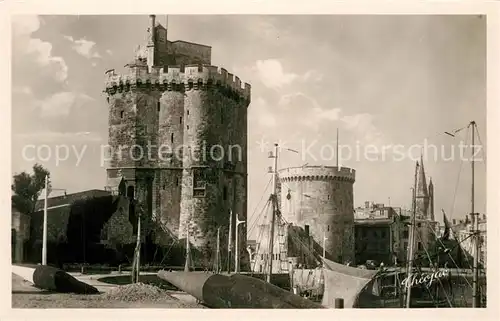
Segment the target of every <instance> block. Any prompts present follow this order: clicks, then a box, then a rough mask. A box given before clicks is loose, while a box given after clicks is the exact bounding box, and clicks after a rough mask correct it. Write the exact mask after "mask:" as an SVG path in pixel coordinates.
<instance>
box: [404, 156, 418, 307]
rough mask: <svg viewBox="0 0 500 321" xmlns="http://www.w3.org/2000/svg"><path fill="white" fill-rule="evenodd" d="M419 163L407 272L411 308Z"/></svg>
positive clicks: (408, 298) (407, 301) (407, 304)
mask: <svg viewBox="0 0 500 321" xmlns="http://www.w3.org/2000/svg"><path fill="white" fill-rule="evenodd" d="M418 168H419V164H418V161H417V166H415V182H414V185H413V204H412V205H413V206H412V207H413V215H412V220H411V225H410V227H411V229H410V235H409V236H410V242H409V246H410V249H409V250H410V251H409V252H410V253H409V255H408V273H407V276H406V277H407V280H408V281H407V282H406V308H407V309H409V308H410V306H411V285H412V284H411V283H412V282H411V281H412V280H411V276H412V275H411V274H412V270H413V257H414V253H413V252H414V245H415V244H414V243H415V224H416V216H417V213H416V212H417V173H418Z"/></svg>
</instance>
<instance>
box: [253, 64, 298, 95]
mask: <svg viewBox="0 0 500 321" xmlns="http://www.w3.org/2000/svg"><path fill="white" fill-rule="evenodd" d="M255 69H256V72H257V74H258V76H259V79H260V81H261V82H262V83H263V84H264V86H266V87H268V88H272V89H279V88H281V87H283V86H284V85H288V84H290V83H291V82H292V81H294V80H295V79H296V78H297V77H298V75H296V74H293V73H286V72H285V71H284V70H283V66H282V65H281V62H280V61H279V60H276V59H268V60H258V61H257V62H256V64H255Z"/></svg>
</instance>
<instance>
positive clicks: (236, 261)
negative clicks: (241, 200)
mask: <svg viewBox="0 0 500 321" xmlns="http://www.w3.org/2000/svg"><path fill="white" fill-rule="evenodd" d="M244 223H245V221H240V220H239V219H238V214H236V227H235V230H236V231H235V234H236V235H235V242H234V243H235V244H234V246H235V251H234V272H235V273H239V272H240V262H239V261H240V242H239V234H240V233H238V226H239V225H240V224H244Z"/></svg>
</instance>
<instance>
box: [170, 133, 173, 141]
mask: <svg viewBox="0 0 500 321" xmlns="http://www.w3.org/2000/svg"><path fill="white" fill-rule="evenodd" d="M170 142H171V143H172V144H173V143H174V133H172V134H170Z"/></svg>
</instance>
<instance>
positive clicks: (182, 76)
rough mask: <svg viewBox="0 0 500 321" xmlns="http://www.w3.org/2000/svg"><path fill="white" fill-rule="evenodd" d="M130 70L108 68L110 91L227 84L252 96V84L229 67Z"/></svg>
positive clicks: (140, 66)
mask: <svg viewBox="0 0 500 321" xmlns="http://www.w3.org/2000/svg"><path fill="white" fill-rule="evenodd" d="M129 68H130V72H129V73H127V74H123V75H121V74H116V73H115V72H114V71H112V72H108V73H107V74H106V75H107V76H106V79H105V87H106V92H107V93H108V94H110V95H113V94H115V93H116V92H117V91H118V92H121V91H127V90H130V89H136V88H143V87H144V88H150V89H152V90H159V91H171V90H174V91H176V90H191V89H195V90H202V89H208V88H210V87H211V86H218V87H226V88H228V89H230V90H231V91H233V92H235V93H237V94H238V95H240V96H241V97H243V98H244V99H247V100H249V99H250V95H251V85H250V84H248V83H242V82H241V80H240V78H239V77H237V76H234V75H233V74H232V73H229V72H228V71H227V70H226V69H224V68H221V67H217V66H211V65H185V66H165V67H152V68H151V69H150V68H148V66H147V65H140V64H135V65H132V66H129Z"/></svg>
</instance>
